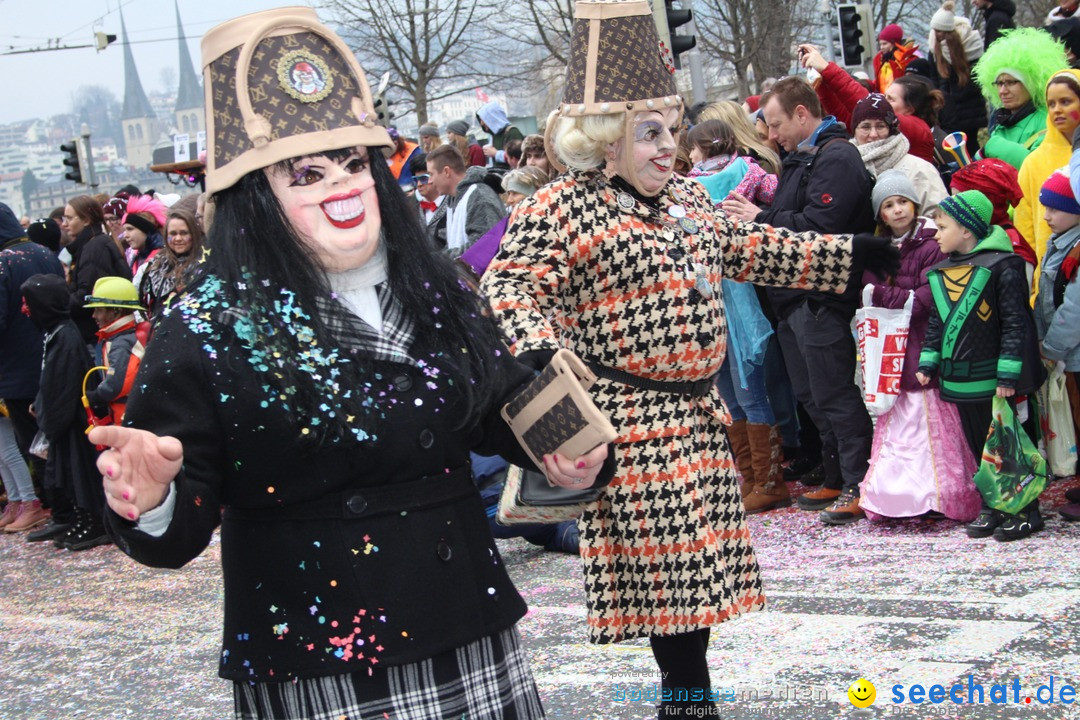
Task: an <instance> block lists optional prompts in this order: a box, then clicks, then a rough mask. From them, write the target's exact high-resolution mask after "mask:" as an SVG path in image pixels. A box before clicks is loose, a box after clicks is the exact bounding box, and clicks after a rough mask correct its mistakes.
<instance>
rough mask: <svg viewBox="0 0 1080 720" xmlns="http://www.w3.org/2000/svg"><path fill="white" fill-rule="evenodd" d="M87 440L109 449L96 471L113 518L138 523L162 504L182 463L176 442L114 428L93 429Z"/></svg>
mask: <svg viewBox="0 0 1080 720" xmlns="http://www.w3.org/2000/svg"><path fill="white" fill-rule="evenodd" d="M89 438H90V442H92V443H94V444H95V445H105V446H107V447H108V448H109V449H108V450H106V451H105V452H103V453H101V456H100V457H99V458H98V461H97V467H98V470H100V471H101V474H102V475H103V476H104V478H103V480H104V483H105V500H106V501H107V502H108V503H109V507H110V508H112V509H113V511H114V512H115V513H116V514H117V515H120V516H121V517H125V518H127V519H129V520H138V519H139V516H140V515H142V514H143V513H145V512H146V511H147V510H152V509H153V508H155V507H157V506H158V505H160V504H161V503H162V502H163V501H164V500H165V496H166V494H167V493H168V491H169V484H170V483H171V482H172V481H173V479H174V478H175V477H176V476H177V474H178V473H179V472H180V467H181V466H182V465H183V461H184V446H183V445H182V444H181V443H180V441H179V440H177V439H176V438H174V437H159V436H157V435H155V434H154V433H152V432H148V431H146V430H136V429H135V428H129V427H120V426H118V425H108V426H105V427H97V428H94V429H93V430H91V431H90V435H89Z"/></svg>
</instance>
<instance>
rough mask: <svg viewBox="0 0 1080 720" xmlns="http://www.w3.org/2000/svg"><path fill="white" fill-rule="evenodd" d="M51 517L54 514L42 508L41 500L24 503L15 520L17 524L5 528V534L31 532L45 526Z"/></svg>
mask: <svg viewBox="0 0 1080 720" xmlns="http://www.w3.org/2000/svg"><path fill="white" fill-rule="evenodd" d="M51 515H52V513H50V512H49V511H48V510H46V509H45V508H43V507H41V501H40V500H32V501H30V502H24V503H23V504H22V507H21V508H20V509H19V516H18V517H16V518H15V522H13V523H11V524H10V525H8V526H7V527H6V528H4V532H6V533H17V532H22V531H23V530H29V529H30V528H33V527H37V526H38V525H41V524H43V523H44V522H45V521H46V520H48V519H49V517H50V516H51Z"/></svg>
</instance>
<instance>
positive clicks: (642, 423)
mask: <svg viewBox="0 0 1080 720" xmlns="http://www.w3.org/2000/svg"><path fill="white" fill-rule="evenodd" d="M590 39H591V40H592V42H591V43H590ZM627 43H629V44H630V45H631V46H634V45H638V46H640V48H641V51H640V52H631V53H625V54H624V53H623V52H621V49H625V47H626V45H627ZM656 47H658V44H657V38H656V34H655V30H654V29H653V25H652V20H651V18H650V16H649V7H648V3H646V2H642V1H635V2H619V3H613V2H595V1H593V0H579V2H578V3H577V12H576V17H575V22H574V32H573V49H572V53H571V61H570V66H569V68H568V78H567V85H566V90H565V95H564V101H563V104H562V105H561V107H560V113H559V116H558V117H557V118H555V119H553V120H552V121H551V123H550V124H549V127H548V134H549V137H550V138H552V139H553V141H554V142H549V143H548V147H549V148H553V149H554V151H555V153H556V154H557V156H558V157H557V158H554V159H555V160H557V161H558V162H560V163H565V165H567V166H569V168H570V169H569V170H568V171H567V172H566V173H565V174H563V175H562V176H561V177H559V178H557V179H556V180H555V181H554V182H552V183H551V184H549V185H547V186H545V187H544V188H542V189H541V190H540V191H538V192H537V193H536V195H534V196H533V197H532V198H530V199H528V200H526V201H524V202H523V203H522V204H521V205H519V206H518V208H517V209H516V210H515V211H514V213H513V215H512V217H511V220H510V226H509V229H508V231H507V234H506V236H505V237H504V239H503V241H502V246H501V249H500V251H499V254H498V255H496V257H495V259H494V260H493V262H492V264H491V266H490V267H489V269H488V272H487V273H486V274H485V275H484V278H483V281H482V289H483V291H484V292H485V293H486V294H487V296H488V298H489V301H490V303H491V306H492V308H493V310H494V312H495V314H496V316H497V318H498V319H499V321H500V323H501V324H502V326H503V329H504V331H505V333H506V334H507V336H509V337H510V339H511V340H512V345H511V350H512V351H513V352H514V353H515V354H516V355H517V357H518V359H519V360H523V361H525V362H527V363H529V364H532V365H533V366H534V367H538V368H539V367H542V366H543V365H544V364H546V362H547V360H548V359H549V358H550V356H551V354H552V353H554V351H555V350H556V349H557V348H559V347H567V348H570V349H571V350H572V351H573V352H575V353H576V354H577V355H579V356H580V357H581V358H583V359H584V360H585V361H586V362H587V363H588V364H589V365H590V366H591V367H592V369H593V370H594V371H595V372H596V374H597V375H598V376H599V378H600V379H599V380H598V381H597V383H596V384H595V385H593V387H592V388H591V391H590V392H591V393H592V395H593V397H594V399H595V401H596V403H597V405H598V406H599V407H600V408H601V409H602V410H603V411H604V412H606V413H607V414H608V415H609V416H610V418H611V420H612V422H613V424H614V425H615V427H616V429H617V430H618V431H619V437H618V439H617V440H616V442H615V444H614V448H615V454H616V459H617V466H618V469H617V471H616V476H615V480H614V481H613V482H612V483H611V485H610V486H608V487H607V488H606V489H605V490H604V493H603V495H602V496H601V497H600V499H599V500H598V501H597V502H596V503H595V505H593V506H591V507H590V508H589V509H588V510H586V512H585V513H584V515H583V517H582V518H581V520H580V523H579V525H580V529H581V554H582V558H583V560H584V568H585V589H586V600H587V605H588V627H589V639H590V640H591V641H592V642H596V643H610V642H619V641H622V640H627V639H631V638H638V637H648V638H649V639H650V643H651V645H652V650H653V653H654V655H655V656H656V660H657V663H658V665H659V666H660V670H661V672H662V676H663V677H664V678H665V679H664V681H663V689H664V702H663V703H662V704H661V707H660V715H661V717H682V716H683V714H684V713H686V712H687V711H688V709H689V708H691V707H693V706H699V707H700V706H702V705H711V704H712V702H711V701H710V700H709V694H708V692H707V691H708V688H709V687H710V682H709V674H708V666H707V664H706V659H705V655H706V649H707V644H708V632H709V631H708V629H709V627H710V626H712V625H714V624H716V623H720V622H723V621H725V620H728V619H730V618H732V617H735V616H737V615H740V614H742V613H744V612H748V611H751V610H758V609H761V608H763V607H764V605H765V596H764V595H763V593H762V587H761V579H760V576H759V570H758V564H757V560H756V559H755V556H754V551H753V548H752V547H751V543H750V535H749V531H748V529H747V526H746V522H745V518H744V516H743V509H742V502H741V499H740V495H739V488H738V483H737V481H736V476H735V465H734V462H733V458H732V454H731V449H730V446H729V443H728V439H727V434H726V432H725V431H724V427H725V423H727V422H730V418H729V417H728V414H727V411H726V409H725V408H724V406H723V403H722V401H721V399H720V396H719V394H718V392H717V390H716V388H715V386H714V383H713V379H714V376H715V375H716V373H717V372H718V371H719V369H720V366H721V364H722V363H723V360H724V355H725V352H726V346H727V323H726V322H725V317H724V306H723V302H722V295H721V293H720V280H721V278H722V277H726V278H731V279H734V280H737V281H744V282H753V283H760V284H765V285H783V286H790V287H799V288H816V289H820V290H829V291H836V292H838V291H841V290H843V289H844V288H845V287H846V286H847V284H848V282H849V281H850V280H854V281H856V282H858V281H859V277H860V271H861V270H862V268H863V267H866V266H867V265H875V266H878V267H880V266H881V265H890V264H892V263H895V256H894V255H892V254H890V252H889V251H888V250H887V249H883V245H884V244H885V243H882V242H881V241H880V240H875V239H873V238H872V237H870V236H867V237H865V238H864V237H862V236H860V237H857V238H852V236H849V235H837V236H821V235H817V234H814V233H793V232H790V231H787V230H783V229H778V228H772V227H769V226H764V225H755V224H748V223H738V222H734V221H731V220H728V219H726V218H725V217H723V216H720V215H717V214H716V212H715V210H714V208H713V204H712V201H711V200H710V198H709V195H708V193H707V192H706V191H705V189H704V188H703V187H702V186H700V185H699V184H697V183H695V182H693V181H688V180H685V179H683V178H679V177H673V176H672V165H673V163H674V160H675V150H676V145H677V143H676V141H675V138H674V137H673V133H674V132H675V130H674V129H675V128H677V127H678V124H679V119H680V116H681V114H682V101H681V99H680V98H679V97H678V96H677V95H676V93H675V85H674V81H673V79H672V74H671V71H670V69H669V68H666V67H665V64H664V63H663V62H662V61H661V55H660V53H658V52H647V51H646V49H647V48H656ZM590 48H591V52H590ZM683 689H685V690H686V695H685V696H684V695H682V694H681V691H682V690H683Z"/></svg>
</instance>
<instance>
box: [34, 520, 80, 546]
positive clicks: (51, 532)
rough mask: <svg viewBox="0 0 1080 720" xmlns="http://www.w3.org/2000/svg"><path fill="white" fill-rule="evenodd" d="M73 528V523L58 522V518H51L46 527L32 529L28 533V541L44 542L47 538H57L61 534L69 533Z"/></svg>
mask: <svg viewBox="0 0 1080 720" xmlns="http://www.w3.org/2000/svg"><path fill="white" fill-rule="evenodd" d="M70 529H71V524H70V523H66V522H57V521H56V518H53V519H52V520H50V521H49V522H48V523H47V524H46V525H45V526H44V527H39V528H38V529H37V530H31V531H30V532H28V533H27V534H26V542H43V541H45V540H55V539H56V538H58V537H60V536H61V535H63V534H65V533H67V531H68V530H70Z"/></svg>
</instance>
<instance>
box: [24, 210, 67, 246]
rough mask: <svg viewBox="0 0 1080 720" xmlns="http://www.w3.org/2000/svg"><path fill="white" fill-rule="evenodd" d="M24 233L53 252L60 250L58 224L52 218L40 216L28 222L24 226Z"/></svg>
mask: <svg viewBox="0 0 1080 720" xmlns="http://www.w3.org/2000/svg"><path fill="white" fill-rule="evenodd" d="M26 235H27V237H29V238H30V239H31V240H33V241H34V242H36V243H37V244H38V245H42V246H44V247H47V248H49V249H50V250H52V251H53V252H59V251H60V226H59V225H57V224H56V221H55V220H53V219H52V218H41V219H40V220H35V221H34V222H32V223H30V226H29V227H28V228H26Z"/></svg>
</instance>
